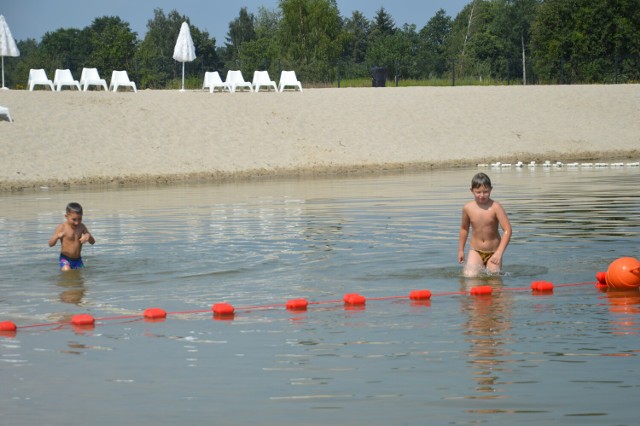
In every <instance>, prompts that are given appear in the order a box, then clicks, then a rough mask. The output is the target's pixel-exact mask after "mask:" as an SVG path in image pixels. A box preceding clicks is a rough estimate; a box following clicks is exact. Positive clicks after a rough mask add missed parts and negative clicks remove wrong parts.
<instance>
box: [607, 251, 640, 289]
mask: <svg viewBox="0 0 640 426" xmlns="http://www.w3.org/2000/svg"><path fill="white" fill-rule="evenodd" d="M605 279H606V282H607V287H608V288H609V289H614V290H632V289H637V288H638V287H640V261H639V260H638V259H635V258H633V257H621V258H620V259H616V260H614V261H613V262H611V264H610V265H609V269H607V275H606V276H605Z"/></svg>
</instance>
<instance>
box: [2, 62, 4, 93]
mask: <svg viewBox="0 0 640 426" xmlns="http://www.w3.org/2000/svg"><path fill="white" fill-rule="evenodd" d="M2 88H3V89H4V56H3V57H2Z"/></svg>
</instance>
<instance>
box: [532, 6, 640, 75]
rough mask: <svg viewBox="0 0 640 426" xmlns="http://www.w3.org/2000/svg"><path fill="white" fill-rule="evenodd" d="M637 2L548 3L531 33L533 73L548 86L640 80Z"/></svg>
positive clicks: (537, 17) (639, 8)
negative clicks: (533, 61) (553, 83)
mask: <svg viewBox="0 0 640 426" xmlns="http://www.w3.org/2000/svg"><path fill="white" fill-rule="evenodd" d="M638 28H640V7H639V4H638V0H609V1H606V2H602V1H598V0H580V1H578V0H546V1H544V2H542V4H541V5H540V7H539V8H538V13H537V15H536V19H535V21H534V23H533V27H532V46H533V49H534V54H535V57H536V63H535V65H534V69H535V70H536V72H537V73H538V74H539V75H540V76H542V78H544V79H546V80H549V81H553V80H555V81H558V82H560V83H572V82H585V83H591V82H607V81H608V82H613V81H618V80H623V81H628V80H637V79H638V78H640V36H638Z"/></svg>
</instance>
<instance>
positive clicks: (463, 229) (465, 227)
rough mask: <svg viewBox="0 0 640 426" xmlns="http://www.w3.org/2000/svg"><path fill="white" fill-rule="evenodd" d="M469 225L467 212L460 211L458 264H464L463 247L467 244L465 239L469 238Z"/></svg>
mask: <svg viewBox="0 0 640 426" xmlns="http://www.w3.org/2000/svg"><path fill="white" fill-rule="evenodd" d="M470 225H471V220H470V219H469V215H468V214H467V211H466V210H465V209H464V208H463V209H462V223H461V225H460V235H459V238H458V262H460V263H463V262H464V246H465V244H466V243H467V237H468V236H469V226H470Z"/></svg>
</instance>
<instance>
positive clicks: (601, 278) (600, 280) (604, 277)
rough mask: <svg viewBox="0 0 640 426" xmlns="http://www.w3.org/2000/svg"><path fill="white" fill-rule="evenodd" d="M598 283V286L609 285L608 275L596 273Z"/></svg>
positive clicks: (602, 272)
mask: <svg viewBox="0 0 640 426" xmlns="http://www.w3.org/2000/svg"><path fill="white" fill-rule="evenodd" d="M596 281H598V284H605V285H606V284H607V273H606V272H604V271H601V272H596Z"/></svg>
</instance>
